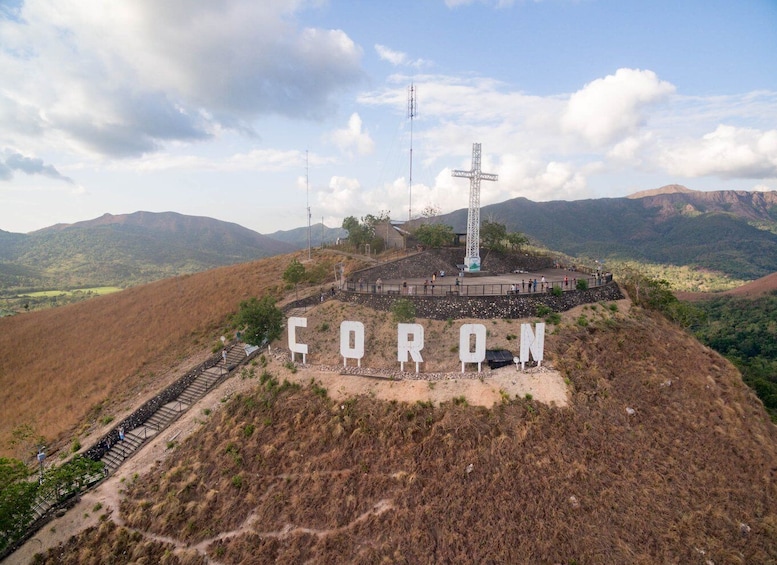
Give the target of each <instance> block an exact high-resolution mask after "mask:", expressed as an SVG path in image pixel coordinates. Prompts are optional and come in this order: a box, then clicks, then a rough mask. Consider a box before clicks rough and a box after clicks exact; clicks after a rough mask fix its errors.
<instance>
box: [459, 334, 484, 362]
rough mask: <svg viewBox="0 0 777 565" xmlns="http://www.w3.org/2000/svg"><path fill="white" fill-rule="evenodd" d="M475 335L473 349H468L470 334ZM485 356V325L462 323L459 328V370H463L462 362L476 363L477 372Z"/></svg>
mask: <svg viewBox="0 0 777 565" xmlns="http://www.w3.org/2000/svg"><path fill="white" fill-rule="evenodd" d="M472 335H474V336H475V351H471V350H470V344H469V340H470V336H472ZM485 358H486V326H484V325H483V324H464V325H463V326H461V329H460V330H459V361H461V372H462V373H463V372H464V363H477V364H478V372H480V364H481V363H482V362H483V360H484V359H485Z"/></svg>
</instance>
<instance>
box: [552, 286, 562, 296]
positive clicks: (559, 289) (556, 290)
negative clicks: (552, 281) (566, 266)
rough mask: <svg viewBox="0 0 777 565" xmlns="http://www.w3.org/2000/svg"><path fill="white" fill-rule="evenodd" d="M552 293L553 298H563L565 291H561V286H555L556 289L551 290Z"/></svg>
mask: <svg viewBox="0 0 777 565" xmlns="http://www.w3.org/2000/svg"><path fill="white" fill-rule="evenodd" d="M550 293H551V294H552V295H553V296H561V295H562V294H564V291H563V290H561V287H560V286H554V287H553V288H552V289H551V291H550Z"/></svg>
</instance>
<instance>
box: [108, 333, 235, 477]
mask: <svg viewBox="0 0 777 565" xmlns="http://www.w3.org/2000/svg"><path fill="white" fill-rule="evenodd" d="M246 358H247V356H246V350H245V348H244V346H243V345H242V344H238V345H233V346H231V347H229V348H228V349H227V355H226V359H223V358H222V360H221V361H219V363H218V364H217V365H215V366H213V367H210V368H209V369H205V370H204V371H202V372H201V373H199V374H198V375H197V376H196V377H195V378H194V380H193V381H192V382H191V383H189V385H188V386H187V387H186V388H185V389H184V390H183V391H182V392H181V393H180V394H179V395H178V397H177V398H176V399H174V400H172V401H171V402H168V403H167V404H165V405H163V406H160V407H159V408H158V409H157V411H156V412H154V414H153V415H152V416H151V417H150V418H148V419H147V420H146V421H145V422H143V424H142V425H140V426H138V427H136V428H134V429H132V430H129V431H125V434H124V440H123V441H122V440H119V441H117V442H116V443H114V444H113V445H111V447H110V449H109V450H108V451H107V452H106V453H105V454H104V455H103V457H102V458H101V461H102V462H103V463H104V464H105V475H106V476H107V475H110V474H112V473H113V472H114V471H116V469H118V468H119V467H120V466H121V464H122V463H124V461H125V460H126V459H128V458H129V457H131V456H132V455H133V454H134V453H135V452H137V451H138V450H139V449H140V448H141V447H143V445H144V444H145V443H146V442H147V441H148V440H149V439H151V438H152V437H154V436H156V435H157V434H159V433H160V432H161V431H162V430H164V429H165V428H167V427H168V426H169V425H170V424H171V423H172V422H173V421H175V420H176V419H177V418H178V417H179V416H180V415H181V414H182V413H183V412H185V411H186V410H188V409H189V408H190V407H192V406H194V405H195V404H196V403H197V402H198V401H199V400H200V399H201V398H202V397H203V396H205V395H206V394H207V393H208V392H209V391H210V390H211V389H212V388H213V387H214V386H215V385H216V384H217V383H218V382H219V381H221V379H223V378H226V377H227V376H228V375H229V373H230V372H231V371H232V370H233V369H234V368H235V367H237V366H238V365H240V364H241V363H242V362H244V361H245V360H246Z"/></svg>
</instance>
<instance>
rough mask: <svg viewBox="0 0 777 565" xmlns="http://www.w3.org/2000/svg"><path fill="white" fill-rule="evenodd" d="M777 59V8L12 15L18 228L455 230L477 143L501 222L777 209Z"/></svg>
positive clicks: (703, 0) (398, 5)
mask: <svg viewBox="0 0 777 565" xmlns="http://www.w3.org/2000/svg"><path fill="white" fill-rule="evenodd" d="M775 53H777V2H776V1H775V0H741V1H738V2H731V1H728V0H727V1H718V0H683V1H680V2H678V1H676V0H674V1H664V0H645V1H642V0H633V1H630V0H537V1H528V0H527V1H521V0H514V1H509V0H501V1H490V0H482V1H477V0H472V1H467V0H448V1H447V2H446V1H443V0H416V1H404V0H397V1H391V2H383V1H357V0H353V1H350V2H337V1H334V0H332V1H325V0H310V1H303V0H296V1H291V0H265V1H262V2H257V1H256V0H245V1H244V0H220V1H219V2H211V1H205V0H186V1H175V2H174V1H163V2H160V1H158V0H111V1H110V2H108V1H96V0H95V1H91V2H85V1H83V0H30V1H26V2H21V1H18V0H13V1H8V0H0V229H2V230H5V231H12V232H22V233H26V232H30V231H33V230H36V229H40V228H43V227H46V226H49V225H52V224H55V223H72V222H77V221H81V220H87V219H91V218H95V217H98V216H101V215H102V214H104V213H111V214H125V213H131V212H135V211H138V210H147V211H152V212H162V211H168V210H172V211H176V212H180V213H183V214H190V215H197V216H209V217H214V218H218V219H220V220H225V221H230V222H236V223H239V224H241V225H244V226H246V227H248V228H251V229H254V230H256V231H259V232H261V233H271V232H273V231H276V230H280V229H291V228H294V227H300V226H303V225H306V224H307V215H306V207H307V205H308V202H309V205H310V208H311V214H312V217H313V223H317V222H320V221H321V220H322V218H323V220H324V222H325V223H326V224H327V225H329V226H338V225H340V223H341V222H342V219H343V218H344V217H345V216H348V215H354V216H357V217H361V216H363V215H365V214H368V213H372V214H377V213H380V212H381V211H389V212H390V215H391V217H392V218H396V219H406V218H407V217H408V213H409V208H410V207H411V206H412V214H413V215H414V216H415V215H417V214H420V213H421V212H422V211H423V210H424V209H429V208H432V209H437V210H439V211H441V212H449V211H451V210H455V209H458V208H464V207H466V206H467V202H468V191H469V184H468V182H467V181H466V179H455V178H452V177H451V170H452V169H468V168H469V166H470V161H471V151H472V144H473V143H474V142H479V143H481V144H482V151H483V171H485V172H490V173H497V174H498V175H499V181H498V182H483V183H482V186H481V190H482V195H481V200H482V203H483V204H490V203H494V202H500V201H504V200H507V199H510V198H515V197H519V196H523V197H526V198H529V199H531V200H535V201H547V200H577V199H584V198H601V197H619V196H626V195H628V194H631V193H633V192H636V191H638V190H645V189H650V188H657V187H660V186H663V185H666V184H673V183H677V184H683V185H685V186H687V187H689V188H692V189H696V190H723V189H735V190H777V56H775ZM411 83H412V84H414V85H415V89H416V93H417V106H418V114H417V116H416V118H415V119H414V120H413V128H412V129H413V144H412V146H413V186H412V200H411V199H410V197H409V195H410V193H411V191H410V190H409V189H408V176H409V169H410V166H409V165H410V159H409V150H410V121H409V120H408V119H407V112H406V109H407V92H408V87H409V85H410V84H411ZM306 156H307V157H306ZM306 163H307V166H306ZM306 173H307V181H306Z"/></svg>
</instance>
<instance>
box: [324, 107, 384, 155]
mask: <svg viewBox="0 0 777 565" xmlns="http://www.w3.org/2000/svg"><path fill="white" fill-rule="evenodd" d="M331 137H332V141H333V142H334V144H335V145H336V146H337V147H338V149H340V151H342V152H344V153H348V154H352V153H353V152H356V154H357V155H367V154H369V153H372V152H373V150H374V148H375V143H374V142H373V141H372V138H371V137H370V134H369V133H367V132H365V131H362V119H361V118H360V117H359V114H356V113H354V114H351V117H350V118H349V119H348V126H347V127H345V128H344V129H339V130H337V131H335V132H334V133H333V134H332V136H331Z"/></svg>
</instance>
